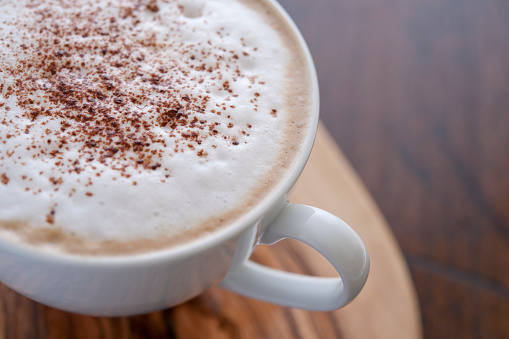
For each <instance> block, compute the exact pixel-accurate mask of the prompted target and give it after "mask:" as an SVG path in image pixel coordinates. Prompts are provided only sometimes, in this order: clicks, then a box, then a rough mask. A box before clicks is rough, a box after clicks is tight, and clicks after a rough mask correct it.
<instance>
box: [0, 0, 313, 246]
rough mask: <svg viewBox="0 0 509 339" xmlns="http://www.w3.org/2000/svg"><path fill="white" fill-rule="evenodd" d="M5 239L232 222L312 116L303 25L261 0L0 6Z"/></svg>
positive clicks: (142, 240) (163, 238)
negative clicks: (298, 31)
mask: <svg viewBox="0 0 509 339" xmlns="http://www.w3.org/2000/svg"><path fill="white" fill-rule="evenodd" d="M0 53H1V57H0V114H1V116H0V141H1V143H0V236H1V237H3V238H7V239H9V241H16V242H21V243H28V244H33V245H34V246H37V247H38V248H41V249H43V250H48V251H65V252H69V253H78V254H101V255H110V254H111V255H115V254H126V253H138V252H146V251H151V250H157V249H161V248H167V247H170V246H174V245H177V244H181V243H184V242H187V241H190V240H192V239H196V238H198V237H200V236H204V235H206V234H208V233H209V232H213V231H214V230H216V229H218V228H219V227H227V226H228V225H230V224H232V223H234V222H235V220H236V219H237V218H238V217H239V216H241V215H242V214H243V213H245V212H246V210H248V209H250V208H253V207H254V206H256V205H257V204H258V203H260V202H261V201H263V199H264V198H265V197H267V196H268V195H269V194H270V193H271V192H272V191H273V190H274V189H275V188H276V187H277V185H278V182H279V181H280V180H281V178H282V177H284V176H285V175H286V174H287V172H288V171H289V169H290V168H291V167H292V165H293V163H294V160H295V158H296V156H297V155H298V152H299V149H300V147H301V145H302V142H303V138H304V136H305V135H306V133H307V129H308V127H309V121H310V118H311V114H312V113H313V112H312V102H311V99H310V98H311V85H310V81H311V80H310V78H309V77H310V75H309V74H310V70H309V67H310V66H309V65H308V63H307V59H306V56H305V52H304V51H303V48H302V46H301V45H300V42H299V39H298V37H297V36H296V35H295V33H294V31H293V29H292V28H291V27H290V26H289V25H288V24H287V23H286V21H285V20H284V19H283V18H281V17H280V14H278V12H277V11H275V10H274V9H273V8H272V5H270V4H268V3H266V2H265V1H259V0H256V1H255V0H211V1H206V0H196V1H191V0H189V1H180V0H158V1H154V0H150V1H143V0H141V1H139V0H137V1H129V0H123V1H122V0H111V1H105V0H48V1H43V2H41V1H34V0H23V1H19V0H12V1H10V0H7V1H5V0H4V1H2V2H1V3H0Z"/></svg>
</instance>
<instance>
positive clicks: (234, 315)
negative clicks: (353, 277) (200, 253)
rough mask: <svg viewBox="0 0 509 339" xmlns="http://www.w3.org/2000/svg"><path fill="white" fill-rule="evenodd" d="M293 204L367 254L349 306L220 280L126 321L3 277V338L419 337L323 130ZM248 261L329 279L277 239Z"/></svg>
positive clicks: (404, 278) (351, 178)
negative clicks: (37, 295) (30, 293)
mask: <svg viewBox="0 0 509 339" xmlns="http://www.w3.org/2000/svg"><path fill="white" fill-rule="evenodd" d="M290 201H292V202H297V203H304V204H310V205H314V206H317V207H320V208H323V209H325V210H328V211H330V212H332V213H335V214H336V215H338V216H340V217H342V218H343V219H344V220H345V221H346V222H348V223H349V224H350V225H351V226H352V227H353V228H354V229H355V230H356V231H357V232H358V233H359V235H360V236H361V238H362V239H363V240H364V242H365V244H366V246H367V248H368V251H369V253H370V258H371V271H370V276H369V278H368V281H367V283H366V286H365V287H364V289H363V290H362V292H361V294H360V295H359V296H358V297H357V299H355V300H354V301H353V302H352V303H351V304H350V305H348V306H346V307H345V308H343V309H341V310H338V311H334V312H310V311H303V310H298V309H290V308H286V307H281V306H276V305H272V304H268V303H265V302H261V301H257V300H253V299H249V298H244V297H241V296H238V295H236V294H234V293H231V292H229V291H225V290H223V289H221V288H219V287H213V288H211V289H209V290H208V291H207V292H205V293H204V294H202V295H201V296H199V297H197V298H195V299H193V300H190V301H188V302H186V303H184V304H182V305H179V306H177V307H174V308H171V309H168V310H165V311H162V312H154V313H151V314H147V315H143V316H135V317H123V318H97V317H88V316H82V315H76V314H72V313H67V312H63V311H59V310H55V309H53V308H50V307H46V306H43V305H41V304H38V303H36V302H33V301H31V300H29V299H27V298H25V297H23V296H21V295H19V294H17V293H15V292H13V291H12V290H10V289H9V288H7V287H5V286H4V285H1V284H0V337H1V338H30V339H32V338H51V339H59V338H75V339H79V338H84V339H85V338H86V339H90V338H115V339H118V338H179V339H180V338H257V339H259V338H277V339H284V338H291V339H294V338H306V339H310V338H359V339H366V338H390V339H397V338H401V339H414V338H421V337H422V335H421V323H420V316H419V309H418V304H417V299H416V296H415V292H414V288H413V285H412V282H411V279H410V275H409V273H408V270H407V267H406V264H405V261H404V260H403V257H402V255H401V252H400V250H399V247H398V245H397V243H396V241H395V239H394V237H393V235H392V233H391V232H390V230H389V228H388V226H387V224H386V222H385V221H384V218H383V217H382V215H381V214H380V212H379V210H378V208H377V206H376V205H375V204H374V202H373V200H372V199H371V197H370V196H369V194H368V192H367V191H366V189H365V188H364V186H363V185H362V183H361V182H360V180H359V178H358V177H357V175H356V174H355V173H354V171H353V170H352V168H351V167H350V165H349V164H348V162H347V161H346V159H345V158H344V156H343V155H342V153H341V152H340V151H339V149H338V148H337V147H336V145H335V144H334V142H333V141H332V139H331V137H330V136H329V134H328V133H327V131H326V130H325V129H324V128H323V126H321V127H320V129H319V133H318V136H317V140H316V143H315V147H314V149H313V152H312V154H311V157H310V159H309V162H308V164H307V166H306V168H305V170H304V172H303V173H302V176H301V177H300V179H299V181H298V183H297V184H296V186H295V187H294V189H293V191H292V193H291V195H290ZM252 259H253V260H256V261H258V262H260V263H264V264H266V265H269V266H272V267H277V268H280V269H285V270H289V271H293V272H300V273H306V274H316V275H322V276H335V271H334V269H333V268H332V266H331V265H330V264H329V263H328V262H326V261H325V260H324V259H323V258H322V257H321V256H320V255H319V254H318V253H317V252H315V251H314V250H313V249H311V248H309V247H307V246H306V245H303V244H301V243H299V242H297V241H293V240H284V241H282V242H280V243H278V244H276V245H274V246H261V247H259V248H257V249H256V251H255V253H254V254H253V258H252Z"/></svg>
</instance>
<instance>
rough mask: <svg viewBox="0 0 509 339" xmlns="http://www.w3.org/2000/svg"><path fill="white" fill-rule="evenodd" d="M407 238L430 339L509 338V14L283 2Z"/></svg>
mask: <svg viewBox="0 0 509 339" xmlns="http://www.w3.org/2000/svg"><path fill="white" fill-rule="evenodd" d="M281 4H282V5H283V6H284V7H285V8H286V9H287V11H288V12H289V13H290V14H291V16H292V17H293V18H294V20H295V22H296V23H297V25H298V26H299V27H300V29H301V31H302V33H303V35H304V36H305V38H306V40H307V41H308V44H309V46H310V49H311V52H312V54H313V57H314V60H315V63H316V68H317V71H318V75H319V81H320V90H321V103H322V109H321V114H322V120H323V121H324V122H325V123H326V126H327V127H328V129H329V131H330V132H331V133H332V135H333V136H334V138H335V140H336V141H337V142H338V144H339V146H340V147H341V149H342V150H343V151H344V153H345V154H346V156H347V158H348V159H349V160H350V161H351V163H352V164H353V166H354V168H355V169H356V170H357V172H358V174H359V175H360V177H361V178H362V180H363V181H364V182H365V184H366V185H367V187H368V189H369V191H370V192H371V193H372V195H373V196H374V198H375V200H376V202H377V203H378V204H379V206H380V208H381V210H382V212H383V214H384V215H385V217H386V218H387V220H388V222H389V224H390V226H391V227H392V229H393V231H394V233H395V235H396V238H397V239H398V241H399V243H400V245H401V247H402V249H403V252H404V254H405V258H406V260H407V262H408V265H409V266H410V270H411V273H412V277H413V279H414V282H415V285H416V289H417V293H418V297H419V302H420V305H421V312H422V317H423V327H424V335H425V338H509V273H508V272H509V2H508V1H505V0H487V1H480V0H463V1H456V0H455V1H453V0H443V1H432V0H314V1H308V0H281Z"/></svg>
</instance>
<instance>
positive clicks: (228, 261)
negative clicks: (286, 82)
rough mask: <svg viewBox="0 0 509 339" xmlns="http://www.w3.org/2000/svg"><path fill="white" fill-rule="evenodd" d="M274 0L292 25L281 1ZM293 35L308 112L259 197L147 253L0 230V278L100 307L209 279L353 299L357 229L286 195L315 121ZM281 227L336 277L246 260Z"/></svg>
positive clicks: (259, 293) (298, 299)
mask: <svg viewBox="0 0 509 339" xmlns="http://www.w3.org/2000/svg"><path fill="white" fill-rule="evenodd" d="M272 2H273V5H274V8H275V10H277V11H280V12H281V13H282V14H283V17H284V18H285V19H286V20H288V22H289V23H290V25H291V26H292V27H293V28H294V30H295V31H296V32H297V33H298V30H297V28H296V26H295V25H294V24H293V22H292V21H291V19H290V18H289V16H288V15H287V14H286V13H285V12H284V10H283V9H282V8H281V7H280V6H279V4H277V3H276V2H275V1H272ZM298 36H299V38H300V41H301V48H302V49H303V51H304V52H305V53H306V55H307V60H308V64H309V71H310V73H311V74H310V76H311V78H312V86H313V93H312V95H313V102H314V112H313V115H312V118H311V123H310V125H309V129H308V132H307V135H306V139H305V143H304V147H303V148H302V149H301V153H300V154H299V155H298V160H297V162H296V165H295V166H294V167H293V168H292V169H291V171H290V173H289V174H288V175H287V176H286V177H284V178H281V182H280V183H279V185H278V186H277V187H276V189H275V191H274V192H273V193H272V194H271V195H270V196H268V197H267V198H266V199H265V200H264V201H262V202H261V203H260V204H259V205H257V206H256V207H255V208H253V209H252V210H249V211H246V213H245V214H244V215H243V216H242V217H241V218H240V219H239V220H238V221H237V222H236V223H235V224H233V225H231V226H229V227H224V228H221V229H219V230H217V231H216V232H214V233H213V234H210V235H208V236H206V237H202V238H198V239H196V240H194V241H192V242H189V243H186V244H183V245H180V246H176V247H172V248H169V249H166V250H159V251H154V252H151V253H146V254H136V255H125V256H115V257H111V256H104V257H101V256H79V255H71V254H65V253H62V254H53V253H46V252H42V251H40V250H38V249H37V248H36V247H31V246H28V245H19V244H13V243H9V242H7V241H5V240H0V281H2V282H3V283H4V284H6V285H7V286H9V287H11V288H12V289H14V290H16V291H18V292H19V293H21V294H23V295H25V296H27V297H29V298H31V299H33V300H36V301H39V302H41V303H43V304H46V305H49V306H53V307H56V308H59V309H62V310H66V311H70V312H75V313H82V314H89V315H98V316H99V315H104V316H121V315H134V314H141V313H147V312H151V311H155V310H160V309H164V308H167V307H170V306H173V305H176V304H179V303H182V302H184V301H186V300H188V299H190V298H192V297H194V296H196V295H198V294H200V293H202V292H203V291H204V290H206V289H207V288H208V287H210V286H212V285H214V284H217V283H220V285H221V286H223V287H225V288H227V289H231V290H233V291H235V292H237V293H240V294H243V295H246V296H250V297H254V298H258V299H262V300H265V301H268V302H272V303H277V304H281V305H285V306H290V307H298V308H303V309H308V310H317V311H330V310H335V309H338V308H340V307H342V306H344V305H346V304H347V303H349V302H350V301H351V300H353V299H354V298H355V297H356V296H357V294H358V293H359V292H360V290H361V289H362V287H363V286H364V283H365V282H366V279H367V276H368V271H369V257H368V254H367V251H366V248H365V247H364V244H363V243H362V241H361V239H360V238H359V236H358V235H357V234H356V233H355V232H354V231H353V230H352V229H351V228H350V227H349V226H348V225H347V224H346V223H344V222H343V221H342V220H341V219H339V218H338V217H336V216H334V215H332V214H330V213H328V212H325V211H323V210H320V209H318V208H314V207H309V206H305V205H296V204H291V203H288V202H287V200H286V194H287V192H288V191H289V190H290V189H291V187H292V186H293V184H294V183H295V181H296V180H297V178H298V177H299V175H300V173H301V171H302V169H303V168H304V165H305V163H306V161H307V158H308V156H309V154H310V152H311V148H312V146H313V141H314V138H315V134H316V129H317V125H318V84H317V80H316V73H315V69H314V65H313V62H312V59H311V56H310V54H309V51H308V49H307V46H306V44H305V42H304V40H303V39H302V37H301V35H300V33H298ZM287 237H289V238H294V239H297V240H300V241H302V242H304V243H306V244H308V245H310V246H311V247H313V248H315V249H316V250H318V251H319V252H320V253H321V254H322V255H323V256H324V257H325V258H327V260H329V261H330V263H331V264H332V265H333V266H334V267H335V268H336V270H337V271H338V274H339V276H340V277H337V278H324V277H312V276H306V275H300V274H294V273H289V272H283V271H279V270H275V269H272V268H269V267H265V266H262V265H259V264H256V263H254V262H252V261H249V257H250V255H251V252H252V251H253V249H254V248H255V247H256V246H257V245H259V244H273V243H275V242H277V241H279V240H281V239H284V238H287Z"/></svg>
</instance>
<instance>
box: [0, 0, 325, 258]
mask: <svg viewBox="0 0 509 339" xmlns="http://www.w3.org/2000/svg"><path fill="white" fill-rule="evenodd" d="M266 3H267V4H270V5H271V6H272V7H273V8H274V10H275V11H276V12H278V14H280V16H281V17H282V18H283V19H284V20H286V22H287V24H288V25H289V27H290V28H291V29H292V31H293V33H294V34H295V36H296V38H297V39H298V42H299V45H300V48H301V49H302V52H303V54H304V57H305V59H306V63H307V66H308V70H309V74H308V75H309V78H310V83H311V84H310V86H311V100H312V106H311V109H312V111H313V112H312V114H311V115H310V119H309V121H308V126H307V131H306V133H307V134H306V137H305V138H304V140H303V142H302V148H301V152H300V154H298V155H297V157H296V159H295V161H294V162H293V164H292V168H291V169H290V170H289V171H288V173H287V174H286V175H285V176H284V177H283V178H282V179H281V180H280V181H279V183H278V187H277V189H275V190H273V191H272V192H271V193H270V194H269V195H268V196H267V197H265V198H264V199H262V200H261V201H260V202H259V203H257V204H256V205H255V206H254V207H253V208H252V209H251V210H250V211H249V212H247V213H245V214H243V215H242V216H241V217H239V218H238V219H236V220H235V221H234V222H232V223H231V224H230V225H225V226H221V227H218V229H217V230H214V231H213V232H211V233H210V234H207V235H205V236H199V237H198V238H196V239H192V240H190V241H187V242H184V243H182V244H179V245H173V246H170V247H168V248H162V249H158V250H155V251H149V252H141V253H125V254H119V255H95V254H94V255H87V254H79V253H77V254H74V253H68V252H48V251H44V250H40V249H38V248H37V247H36V246H32V245H28V244H25V243H18V242H10V241H8V240H6V239H0V251H8V252H9V253H12V254H17V255H23V256H35V257H37V258H38V259H39V260H41V259H46V260H50V261H53V262H61V263H72V264H73V265H75V264H84V265H109V264H115V265H132V264H135V263H141V262H147V261H150V262H157V261H167V260H168V258H169V257H171V258H172V259H179V258H184V257H189V256H192V255H194V254H197V253H200V252H203V251H205V250H207V249H210V248H212V247H215V246H218V245H219V244H221V243H222V242H224V241H226V240H228V239H230V238H232V237H234V236H237V235H239V234H240V233H241V232H242V231H244V230H246V229H247V228H248V227H250V226H252V225H255V224H256V223H257V222H258V221H259V220H261V218H262V217H263V215H264V213H265V212H266V211H267V210H269V209H270V208H271V207H272V206H274V205H275V204H277V202H278V201H279V200H280V199H281V198H282V197H285V195H286V194H287V193H288V191H289V190H290V189H291V188H292V186H293V185H294V184H295V182H296V181H297V179H298V177H299V176H300V174H301V172H302V170H303V169H304V166H305V165H306V162H307V160H308V158H309V155H310V154H311V149H312V147H313V144H314V140H315V136H316V132H317V128H318V123H319V107H320V103H319V99H320V98H319V89H318V78H317V74H316V68H315V65H314V62H313V59H312V56H311V52H310V51H309V48H308V46H307V44H306V41H305V39H304V37H303V36H302V34H301V32H300V30H299V29H298V27H297V25H296V24H295V22H294V21H293V19H292V18H291V17H290V16H289V14H288V13H287V12H286V11H285V10H284V8H283V7H282V6H281V5H280V4H279V3H278V2H277V0H266Z"/></svg>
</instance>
